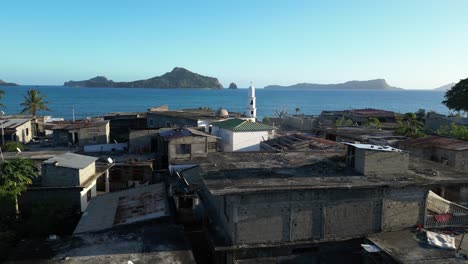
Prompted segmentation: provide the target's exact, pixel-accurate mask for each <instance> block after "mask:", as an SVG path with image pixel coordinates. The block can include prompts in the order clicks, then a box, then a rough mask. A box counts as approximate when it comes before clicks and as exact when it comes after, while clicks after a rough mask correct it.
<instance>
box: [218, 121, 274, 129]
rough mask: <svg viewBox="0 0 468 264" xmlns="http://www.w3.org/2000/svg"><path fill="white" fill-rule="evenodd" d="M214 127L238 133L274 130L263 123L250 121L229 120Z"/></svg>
mask: <svg viewBox="0 0 468 264" xmlns="http://www.w3.org/2000/svg"><path fill="white" fill-rule="evenodd" d="M212 125H213V126H216V127H219V128H223V129H227V130H231V131H236V132H248V131H269V130H273V129H274V128H273V127H271V126H269V125H265V124H262V123H257V122H251V121H248V120H243V119H238V118H234V119H228V120H225V121H221V122H215V123H213V124H212Z"/></svg>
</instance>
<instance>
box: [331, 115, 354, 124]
mask: <svg viewBox="0 0 468 264" xmlns="http://www.w3.org/2000/svg"><path fill="white" fill-rule="evenodd" d="M352 125H354V122H353V120H351V119H346V118H345V117H344V116H342V117H341V118H340V119H337V120H336V122H335V126H337V127H338V126H352Z"/></svg>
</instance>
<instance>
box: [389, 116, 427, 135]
mask: <svg viewBox="0 0 468 264" xmlns="http://www.w3.org/2000/svg"><path fill="white" fill-rule="evenodd" d="M397 121H398V127H397V129H396V130H395V133H396V134H398V135H403V136H408V137H423V136H425V134H424V133H423V132H422V130H423V128H424V125H423V123H422V122H421V121H419V120H418V118H417V116H416V114H415V113H406V114H404V115H403V117H398V118H397Z"/></svg>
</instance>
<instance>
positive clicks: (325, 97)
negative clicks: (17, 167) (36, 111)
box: [1, 86, 448, 119]
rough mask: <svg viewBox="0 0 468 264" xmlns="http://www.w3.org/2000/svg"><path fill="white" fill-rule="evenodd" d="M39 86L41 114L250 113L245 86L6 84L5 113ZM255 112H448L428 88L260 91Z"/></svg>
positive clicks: (15, 109)
mask: <svg viewBox="0 0 468 264" xmlns="http://www.w3.org/2000/svg"><path fill="white" fill-rule="evenodd" d="M33 88H35V89H38V90H39V91H40V92H41V93H43V94H45V95H46V96H47V100H46V101H48V102H49V108H50V109H51V110H50V111H42V112H40V114H41V115H51V116H54V117H64V118H65V119H71V118H72V109H73V108H74V109H75V117H76V118H84V117H90V116H99V115H103V114H105V113H109V112H119V111H120V112H124V111H146V110H147V109H148V108H150V107H154V106H158V105H169V109H171V110H172V109H181V108H198V107H211V108H213V109H217V108H219V107H224V108H226V109H227V110H228V111H234V112H241V113H244V112H245V111H246V106H247V102H248V101H247V89H237V90H228V89H224V90H198V89H137V88H69V87H62V86H17V87H2V88H1V89H2V90H4V91H5V96H4V98H3V100H2V103H3V104H4V105H5V106H6V108H4V109H2V110H3V111H4V112H5V113H7V114H17V113H19V112H20V111H21V109H22V108H21V107H20V103H21V102H22V101H23V100H24V99H23V96H24V94H26V91H27V90H29V89H33ZM256 96H257V116H258V117H259V118H262V117H264V116H273V115H274V114H275V110H276V109H280V108H285V109H288V111H289V113H295V109H296V108H299V109H300V110H301V112H300V113H303V114H319V113H320V112H321V111H322V110H342V109H352V108H366V107H370V108H379V109H385V110H392V111H397V112H409V111H417V110H418V109H419V108H425V109H427V110H434V111H436V112H439V113H444V114H446V113H448V109H447V108H446V107H445V106H444V105H442V103H441V102H442V100H443V97H444V92H443V91H428V90H394V91H364V90H353V91H343V90H313V91H286V90H263V89H257V90H256Z"/></svg>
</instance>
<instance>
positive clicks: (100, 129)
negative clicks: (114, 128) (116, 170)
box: [78, 122, 110, 147]
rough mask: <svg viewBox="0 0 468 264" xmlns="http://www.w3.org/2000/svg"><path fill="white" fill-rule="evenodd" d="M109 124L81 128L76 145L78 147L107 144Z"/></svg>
mask: <svg viewBox="0 0 468 264" xmlns="http://www.w3.org/2000/svg"><path fill="white" fill-rule="evenodd" d="M109 136H110V126H109V122H107V123H106V124H105V125H102V126H96V127H87V128H81V129H79V132H78V139H79V141H78V144H79V145H80V147H84V145H92V144H109Z"/></svg>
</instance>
